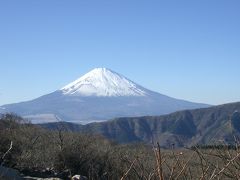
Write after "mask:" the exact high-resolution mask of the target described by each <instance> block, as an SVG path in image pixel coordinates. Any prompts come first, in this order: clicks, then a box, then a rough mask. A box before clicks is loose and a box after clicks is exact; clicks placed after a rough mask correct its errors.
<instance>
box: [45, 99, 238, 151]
mask: <svg viewBox="0 0 240 180" xmlns="http://www.w3.org/2000/svg"><path fill="white" fill-rule="evenodd" d="M239 124H240V102H238V103H231V104H225V105H220V106H214V107H210V108H202V109H195V110H184V111H179V112H175V113H172V114H169V115H163V116H145V117H133V118H128V117H126V118H117V119H114V120H111V121H107V122H101V123H91V124H87V125H78V124H72V123H63V124H62V125H63V126H64V127H66V129H68V130H73V131H76V132H84V133H90V134H101V135H103V136H105V137H107V138H109V139H112V140H114V141H117V142H120V143H131V142H145V143H151V142H152V141H154V142H156V141H158V142H160V144H161V145H162V146H166V147H170V146H171V145H172V144H175V146H180V147H182V146H191V145H195V144H209V143H218V142H220V141H225V142H227V143H231V142H233V141H234V140H235V139H234V136H235V137H237V138H240V126H239ZM42 126H43V127H45V128H50V129H56V127H57V126H59V123H49V124H43V125H42Z"/></svg>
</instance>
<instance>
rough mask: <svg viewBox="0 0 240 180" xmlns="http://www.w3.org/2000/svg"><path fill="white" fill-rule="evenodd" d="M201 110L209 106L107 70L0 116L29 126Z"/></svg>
mask: <svg viewBox="0 0 240 180" xmlns="http://www.w3.org/2000/svg"><path fill="white" fill-rule="evenodd" d="M202 107H209V105H206V104H200V103H193V102H189V101H185V100H180V99H176V98H172V97H169V96H166V95H163V94H160V93H157V92H154V91H151V90H148V89H146V88H144V87H142V86H140V85H138V84H136V83H134V82H133V81H131V80H129V79H127V78H126V77H124V76H123V75H120V74H118V73H116V72H114V71H112V70H110V69H107V68H96V69H93V70H92V71H90V72H88V73H87V74H85V75H83V76H82V77H80V78H79V79H77V80H75V81H73V82H72V83H70V84H68V85H66V86H64V87H63V88H61V89H59V90H56V91H55V92H52V93H50V94H47V95H44V96H41V97H39V98H36V99H33V100H31V101H26V102H20V103H15V104H7V105H3V106H1V107H0V113H5V112H14V113H17V114H19V115H21V116H24V117H25V118H28V119H29V120H31V121H32V122H33V123H44V122H54V121H59V120H60V121H68V122H76V123H82V124H87V123H90V122H96V121H105V120H108V119H112V118H117V117H134V116H147V115H162V114H168V113H172V112H175V111H179V110H184V109H195V108H202Z"/></svg>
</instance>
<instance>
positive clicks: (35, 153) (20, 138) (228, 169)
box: [0, 114, 240, 180]
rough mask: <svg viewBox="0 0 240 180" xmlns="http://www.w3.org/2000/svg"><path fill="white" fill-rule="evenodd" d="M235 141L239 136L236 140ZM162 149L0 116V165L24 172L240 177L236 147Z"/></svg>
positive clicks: (90, 176)
mask: <svg viewBox="0 0 240 180" xmlns="http://www.w3.org/2000/svg"><path fill="white" fill-rule="evenodd" d="M236 142H237V140H236ZM216 147H219V148H201V147H199V146H196V147H194V148H193V149H174V147H172V149H170V150H169V149H168V150H166V149H161V148H160V146H159V144H155V145H154V146H153V147H150V146H145V145H143V144H131V145H119V144H116V143H113V142H110V141H108V140H106V139H105V138H103V137H101V136H92V135H86V134H79V133H73V132H69V131H66V129H65V128H64V125H61V124H60V125H59V127H58V129H57V130H56V131H49V130H45V129H42V128H40V127H37V126H35V125H32V124H30V123H28V122H26V121H24V120H23V119H22V118H21V117H18V116H16V115H13V114H6V115H4V116H3V117H2V118H1V120H0V157H1V160H0V164H1V166H7V167H11V168H15V169H18V170H19V171H20V172H22V173H25V174H27V175H29V174H30V175H31V174H32V175H37V176H42V177H44V176H46V177H47V176H48V175H49V174H50V175H51V176H57V177H62V178H63V179H67V178H69V177H70V176H71V175H74V174H81V175H84V176H86V177H88V179H94V180H95V179H104V180H105V179H121V180H125V179H131V180H132V179H143V180H155V179H159V180H166V179H169V180H170V179H171V180H173V179H193V180H195V179H199V180H200V179H201V180H203V179H240V173H239V172H240V161H239V160H240V150H239V148H238V146H235V148H229V146H225V145H222V146H216Z"/></svg>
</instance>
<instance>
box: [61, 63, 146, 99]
mask: <svg viewBox="0 0 240 180" xmlns="http://www.w3.org/2000/svg"><path fill="white" fill-rule="evenodd" d="M60 90H61V91H62V93H63V94H64V95H74V96H109V97H110V96H114V97H116V96H145V95H146V93H147V92H146V90H145V89H144V88H142V87H141V86H139V85H137V84H136V83H134V82H132V81H130V80H128V79H127V78H126V77H124V76H122V75H120V74H118V73H116V72H114V71H112V70H110V69H107V68H95V69H93V70H91V71H90V72H88V73H87V74H85V75H83V76H82V77H80V78H79V79H77V80H76V81H73V82H72V83H70V84H68V85H66V86H65V87H63V88H62V89H60Z"/></svg>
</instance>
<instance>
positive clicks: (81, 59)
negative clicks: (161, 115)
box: [0, 0, 240, 105]
mask: <svg viewBox="0 0 240 180" xmlns="http://www.w3.org/2000/svg"><path fill="white" fill-rule="evenodd" d="M95 67H107V68H110V69H112V70H114V71H116V72H118V73H120V74H123V75H125V76H126V77H128V78H129V79H131V80H133V81H135V82H137V83H138V84H140V85H142V86H144V87H146V88H148V89H151V90H154V91H158V92H160V93H162V94H166V95H169V96H172V97H176V98H180V99H186V100H190V101H195V102H203V103H209V104H221V103H228V102H233V101H240V1H239V0H199V1H194V0H165V1H162V0H94V1H93V0H68V1H67V0H6V1H4V0H2V1H0V72H1V74H0V105H1V104H6V103H14V102H19V101H25V100H30V99H33V98H36V97H39V96H41V95H44V94H47V93H50V92H52V91H55V90H56V89H59V88H61V87H62V86H64V85H66V84H68V83H69V82H71V81H73V80H75V79H76V78H78V77H80V76H81V75H83V74H84V73H86V72H88V71H89V70H91V69H93V68H95Z"/></svg>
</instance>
